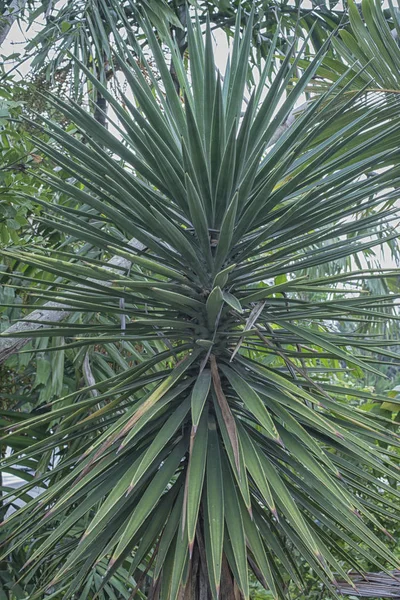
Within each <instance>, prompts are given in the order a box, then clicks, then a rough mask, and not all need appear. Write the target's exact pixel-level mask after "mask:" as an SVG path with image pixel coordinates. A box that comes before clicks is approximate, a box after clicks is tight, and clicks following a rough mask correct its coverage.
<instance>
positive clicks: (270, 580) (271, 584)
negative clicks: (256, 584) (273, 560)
mask: <svg viewBox="0 0 400 600" xmlns="http://www.w3.org/2000/svg"><path fill="white" fill-rule="evenodd" d="M241 514H242V515H243V525H244V530H245V534H246V540H247V545H248V547H249V548H250V550H251V552H252V554H253V556H254V560H255V562H256V564H257V566H258V568H259V569H260V573H261V574H262V576H263V580H264V581H265V583H266V584H267V585H266V587H268V588H269V589H270V590H271V592H272V595H273V597H274V598H281V597H282V593H281V594H278V591H277V589H276V584H275V578H274V573H273V571H272V569H271V564H270V561H269V560H268V557H267V554H266V552H265V549H264V546H263V543H262V541H261V537H260V534H259V532H258V530H257V527H256V525H255V523H254V521H253V520H252V519H251V518H250V515H249V514H248V512H247V511H245V510H243V511H242V513H241ZM264 581H263V582H262V583H264Z"/></svg>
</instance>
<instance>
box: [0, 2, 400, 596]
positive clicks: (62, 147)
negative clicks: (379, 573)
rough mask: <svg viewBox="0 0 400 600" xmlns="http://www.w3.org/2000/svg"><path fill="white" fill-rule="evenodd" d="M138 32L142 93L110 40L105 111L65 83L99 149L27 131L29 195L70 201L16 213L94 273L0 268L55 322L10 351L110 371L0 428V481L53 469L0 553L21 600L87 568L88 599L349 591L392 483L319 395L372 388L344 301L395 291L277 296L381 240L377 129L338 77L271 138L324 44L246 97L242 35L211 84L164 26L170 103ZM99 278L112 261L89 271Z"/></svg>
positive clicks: (82, 137) (392, 184)
mask: <svg viewBox="0 0 400 600" xmlns="http://www.w3.org/2000/svg"><path fill="white" fill-rule="evenodd" d="M239 20H240V14H239V15H238V22H239ZM109 23H110V27H111V28H113V20H112V18H110V21H109ZM143 28H144V30H145V32H146V36H147V39H148V42H149V45H150V47H151V50H152V53H153V56H154V64H155V65H156V68H157V72H158V74H159V78H157V77H155V76H154V74H153V73H154V72H153V68H154V64H153V65H152V66H150V65H149V64H148V62H147V60H146V57H145V56H144V55H143V54H142V53H141V49H140V45H139V44H138V43H137V41H136V39H135V37H134V35H133V33H132V31H130V30H129V28H127V30H126V35H127V37H128V38H129V43H130V45H131V46H132V47H134V48H136V52H137V55H134V54H133V53H132V52H131V51H130V50H129V47H128V45H127V43H126V41H125V40H124V39H123V38H122V37H121V35H120V34H119V33H118V31H117V30H116V29H114V30H113V36H114V39H115V45H116V52H115V61H116V62H117V63H118V66H119V68H120V69H121V72H122V73H123V74H124V77H125V79H126V84H127V86H128V89H129V92H126V93H124V92H121V97H122V102H119V101H118V100H116V98H115V97H114V96H113V95H112V94H111V93H110V92H109V91H108V90H107V88H106V86H104V85H102V83H100V82H99V81H98V80H97V78H96V77H95V75H93V74H92V73H91V72H90V70H88V69H87V68H86V67H85V65H83V64H80V65H79V63H78V66H80V68H81V69H82V71H83V72H84V73H85V75H86V76H87V77H88V78H89V80H91V81H92V84H93V86H95V88H96V89H97V90H98V92H99V94H101V95H102V96H103V97H104V98H105V99H106V100H107V101H108V102H109V105H110V107H111V108H112V113H111V114H112V117H110V118H109V121H110V123H111V122H113V128H114V130H113V131H115V133H113V131H111V129H110V128H109V129H107V128H105V127H103V126H102V125H101V124H100V123H99V122H98V121H96V120H95V119H94V118H93V117H92V116H90V114H89V113H88V112H87V111H86V110H85V108H82V107H81V106H79V105H78V104H76V103H74V102H73V101H71V102H65V101H64V100H62V99H60V98H57V97H53V98H51V102H52V103H54V105H55V106H56V107H57V109H58V110H60V111H62V112H63V113H64V114H65V115H66V117H67V119H68V120H70V121H72V122H73V123H75V125H76V127H75V128H74V129H73V130H70V129H69V130H66V129H64V128H62V127H61V126H59V125H58V124H57V123H55V122H52V121H51V120H49V119H44V121H45V124H46V128H47V131H48V132H49V133H51V136H52V139H53V143H45V142H43V140H42V139H41V138H40V137H38V138H37V139H36V140H35V142H36V144H37V147H38V148H39V149H41V150H42V151H43V152H44V153H45V154H46V156H47V157H48V158H49V159H51V160H52V161H53V162H54V163H55V164H57V165H59V166H61V167H62V168H63V169H64V170H65V171H67V172H68V173H69V175H70V177H69V178H68V179H66V178H64V177H60V176H59V175H57V173H55V172H54V171H53V170H51V169H48V170H46V169H43V178H44V180H45V181H46V182H47V183H48V184H49V185H51V186H52V188H53V189H54V190H55V191H60V192H62V193H63V194H65V195H66V196H67V197H69V198H70V199H73V200H74V202H75V206H74V207H72V206H71V203H70V202H69V203H68V205H67V206H65V207H63V206H62V205H60V204H53V203H46V202H45V201H42V200H40V204H41V206H43V207H44V211H43V212H44V216H43V217H42V221H43V223H45V224H46V223H47V224H48V225H49V224H52V226H53V227H54V228H56V229H58V230H59V231H61V232H63V233H66V234H68V235H69V236H71V237H72V239H73V240H74V244H75V247H79V245H83V244H85V243H90V244H92V245H93V246H94V247H96V248H98V249H99V250H102V251H103V259H102V260H99V259H91V258H88V257H86V258H85V257H83V258H81V257H80V256H79V255H78V254H75V253H73V252H68V251H67V250H57V251H54V252H53V253H52V252H49V251H41V250H40V249H37V248H35V249H32V252H27V251H18V250H12V251H10V252H7V251H5V252H4V254H5V256H10V257H12V258H13V259H17V260H19V261H21V263H23V264H27V265H31V266H33V267H35V268H39V269H41V270H42V271H44V272H46V271H47V272H48V273H51V274H53V275H54V276H55V279H54V282H53V283H52V284H51V285H50V286H49V285H47V282H46V281H45V280H42V281H37V280H34V278H32V279H33V284H34V285H35V286H37V288H38V290H39V294H40V297H41V300H42V301H43V302H44V301H46V300H52V301H54V302H58V303H62V304H63V307H64V308H63V309H64V310H65V311H67V312H69V313H71V318H70V319H69V320H67V321H66V322H65V323H64V324H57V323H54V324H51V323H50V325H52V327H51V329H46V330H40V329H35V330H33V331H32V332H31V334H30V335H32V337H39V338H40V337H41V336H44V337H48V336H49V335H52V336H53V337H54V338H56V339H59V338H62V339H63V340H64V343H63V345H62V348H63V349H67V350H69V349H71V350H72V349H78V350H79V352H80V353H83V354H84V355H85V357H87V360H88V362H89V363H90V357H91V353H92V352H97V353H99V352H100V353H101V352H107V349H108V348H110V345H111V344H114V348H115V347H116V348H117V349H118V351H119V357H118V360H119V364H120V369H119V370H118V371H117V372H116V373H113V374H112V375H110V376H109V377H108V378H102V379H99V380H96V378H92V379H91V381H90V385H87V386H86V387H82V388H80V389H78V390H77V391H76V392H74V393H72V394H69V395H68V396H65V397H62V398H58V399H57V400H56V401H54V402H51V403H48V404H47V405H45V406H44V407H42V411H41V413H40V414H38V415H37V416H29V417H28V418H24V419H23V420H22V422H21V423H20V424H18V425H17V426H14V427H12V428H9V429H8V436H7V438H6V440H7V443H8V444H9V445H10V446H12V445H13V444H15V443H16V442H17V441H18V439H21V436H23V438H24V440H25V439H26V437H28V439H29V440H30V444H29V445H28V446H27V445H26V444H25V445H24V448H23V451H18V449H17V450H16V451H15V452H14V454H13V455H12V457H11V458H10V459H8V460H6V461H4V466H5V468H7V466H10V465H15V464H18V462H22V463H26V462H27V461H29V460H32V461H37V459H38V457H41V456H43V455H47V456H49V455H50V456H52V459H53V466H52V468H51V469H47V470H45V471H44V472H43V471H42V472H40V470H39V471H38V472H37V477H36V478H35V480H34V481H33V482H28V483H27V484H26V486H23V487H22V488H21V490H20V492H19V494H20V495H21V497H24V498H26V495H27V494H29V490H30V489H31V488H32V486H33V485H38V484H39V485H40V484H41V485H43V487H44V491H43V493H42V494H40V495H39V496H37V497H34V498H32V499H31V500H30V501H29V502H27V504H25V505H24V506H23V507H22V508H21V509H19V510H17V511H16V512H14V513H13V514H12V515H11V516H10V518H9V519H8V520H7V521H6V524H5V531H6V535H5V538H6V541H5V543H6V546H7V547H6V552H7V553H10V552H13V551H15V550H17V549H19V548H22V547H26V546H27V545H28V544H29V560H28V562H27V564H26V565H25V569H24V572H25V577H26V578H27V580H28V581H29V579H30V578H32V577H34V576H35V574H37V573H39V575H40V577H39V578H38V583H37V585H36V588H35V589H34V590H32V591H31V592H30V598H32V600H34V599H35V598H37V599H39V598H43V597H44V595H45V594H48V597H50V598H73V597H75V598H84V597H87V594H88V593H89V592H88V589H89V587H88V586H89V582H90V578H91V576H92V574H93V572H94V569H97V570H99V569H100V573H101V574H102V579H101V581H100V587H101V589H102V590H105V593H107V594H108V593H109V591H108V590H109V588H108V587H107V586H109V585H110V582H111V581H112V578H113V577H115V576H117V575H118V573H119V569H124V570H125V572H128V576H129V577H131V579H129V581H130V584H129V585H130V588H129V589H127V588H125V589H124V597H128V598H136V597H137V598H143V597H147V598H148V600H175V599H178V598H179V599H185V600H186V599H187V600H194V599H196V600H206V599H209V598H213V599H214V600H215V599H216V598H218V597H221V598H222V599H228V598H229V600H231V599H232V598H248V597H249V582H248V577H249V570H250V571H251V572H252V573H253V574H254V576H255V577H256V578H257V579H258V580H259V581H260V583H261V584H262V585H263V586H264V587H265V588H268V589H269V590H270V591H271V593H272V595H273V596H274V597H276V598H284V597H285V596H286V592H287V588H286V582H287V580H288V579H292V580H294V581H295V582H296V583H297V584H298V586H299V587H301V586H302V582H301V575H300V572H299V565H300V564H301V563H302V562H304V561H305V562H307V563H308V564H309V565H310V567H311V568H312V569H313V570H314V572H315V573H316V574H317V575H318V576H319V577H320V579H321V580H322V581H323V582H324V584H325V585H326V586H327V588H328V589H329V590H331V593H332V595H335V583H336V577H337V576H338V577H340V578H341V579H343V580H344V581H346V582H347V583H348V584H349V585H352V579H351V578H350V577H349V576H348V575H347V569H348V568H349V567H351V568H354V569H356V570H359V571H362V570H363V561H365V560H368V561H370V562H371V563H372V564H375V565H376V567H377V568H378V569H382V570H386V571H387V570H388V568H390V566H393V565H397V564H398V561H397V559H396V557H395V556H394V554H393V553H392V552H391V550H390V548H389V547H388V545H387V544H386V543H385V542H383V541H382V535H383V536H387V537H389V538H390V533H389V532H387V531H386V530H385V529H384V528H383V527H382V526H381V525H380V522H379V515H381V514H389V515H390V516H393V517H395V505H394V503H393V505H392V503H391V502H390V501H389V500H387V498H386V497H385V499H382V498H381V495H380V492H381V490H385V491H387V492H388V495H391V496H392V497H393V498H394V499H397V498H398V496H399V492H398V491H397V490H396V488H395V487H391V486H390V485H389V483H388V480H389V479H390V480H395V481H399V479H400V475H399V471H398V467H397V466H396V465H395V464H394V462H393V458H392V457H393V456H394V453H393V448H395V447H397V446H399V439H398V436H397V435H396V434H395V433H393V432H392V431H391V430H390V429H388V428H387V427H386V422H385V420H384V419H377V418H376V417H374V416H373V415H370V414H367V413H365V412H363V411H361V410H359V409H357V408H356V407H354V406H350V405H349V404H348V403H347V402H346V397H347V396H348V395H353V397H354V398H358V397H365V396H366V395H368V394H366V393H361V392H358V391H357V390H348V389H347V388H345V387H339V386H338V385H334V383H333V380H332V375H333V374H334V373H335V372H336V371H337V370H338V369H340V370H342V371H344V372H348V373H350V372H353V371H354V370H355V369H362V370H366V371H370V372H372V373H377V372H378V371H377V368H376V365H377V364H378V365H379V362H380V358H379V356H380V355H383V356H384V355H385V343H386V342H385V340H384V339H382V338H379V337H378V338H376V337H373V338H371V337H368V335H364V334H363V335H358V333H357V330H356V329H354V330H352V329H351V327H350V325H351V324H354V325H357V324H359V323H360V321H363V320H364V319H370V318H371V317H373V318H374V319H375V320H378V321H379V320H385V321H386V320H387V319H388V313H387V312H386V311H385V310H384V309H385V308H387V307H388V306H392V305H393V302H394V301H395V300H396V299H397V296H395V295H392V296H388V295H385V296H384V297H382V295H376V294H375V295H373V294H365V293H364V289H363V287H362V284H363V282H365V281H366V280H367V279H368V278H369V277H384V275H386V276H388V277H390V276H394V275H395V273H393V272H389V273H386V274H385V273H384V272H383V271H381V272H379V273H369V272H362V271H359V270H358V271H356V272H350V273H349V272H347V273H343V274H338V275H332V276H330V277H326V278H324V279H320V278H318V277H315V278H312V277H307V276H299V275H298V274H299V273H300V272H304V270H305V269H307V268H311V267H315V266H318V265H324V264H325V263H327V262H329V261H333V260H338V259H341V258H343V257H348V256H352V255H354V254H355V253H357V252H359V251H361V250H362V249H363V248H370V247H372V246H373V245H374V244H380V243H382V240H383V239H385V238H382V235H380V236H375V235H372V236H371V231H373V230H374V229H373V228H374V227H376V226H378V225H381V226H383V227H384V226H385V224H388V227H389V224H390V222H391V221H392V220H393V219H394V218H396V215H397V210H396V208H395V207H394V206H393V202H394V200H395V198H396V196H397V185H398V181H399V177H400V169H399V167H398V166H397V164H396V158H395V156H396V152H397V148H398V145H399V138H400V134H399V121H400V107H399V105H398V103H396V102H395V101H392V100H391V98H387V97H385V98H383V99H382V98H380V97H375V96H372V97H371V98H368V99H367V100H365V99H364V98H363V97H362V96H361V94H360V95H355V94H354V93H351V94H348V93H347V92H348V89H349V88H351V85H352V79H350V81H349V82H348V83H347V84H346V85H344V86H343V85H342V82H343V79H345V78H346V77H347V75H348V73H347V72H346V73H344V74H343V76H342V77H341V78H339V79H338V80H337V81H336V82H335V84H333V85H332V86H331V87H330V88H329V89H328V90H327V91H325V92H324V93H322V94H321V95H319V96H318V97H317V98H315V99H314V100H313V101H312V102H309V103H308V104H307V108H306V109H305V110H304V111H302V112H301V114H299V115H298V116H297V118H296V120H295V122H294V124H293V125H292V126H291V127H290V128H289V129H285V130H284V131H283V132H281V130H280V126H281V124H282V123H284V122H285V121H286V119H287V117H288V115H290V114H291V113H292V111H293V108H294V106H295V105H296V102H297V101H298V99H299V98H300V97H301V96H302V94H303V93H304V91H305V90H306V88H307V86H308V84H309V82H310V81H311V79H312V78H313V77H314V75H315V73H316V71H317V69H318V67H319V65H320V63H321V61H322V60H323V57H324V53H325V51H326V49H327V48H326V46H325V45H324V46H323V47H322V48H321V50H320V51H319V52H318V53H317V54H316V56H315V58H314V60H313V61H312V62H311V63H310V64H309V65H308V66H307V68H306V69H305V70H304V72H303V74H302V75H301V76H300V77H299V78H298V80H297V81H296V82H295V83H294V76H295V75H296V74H297V72H298V68H299V63H300V61H301V60H302V58H303V55H302V52H300V53H298V54H296V53H295V52H291V53H289V54H288V55H287V56H286V57H284V59H283V60H282V65H281V67H280V68H279V70H278V71H277V72H275V64H276V63H275V57H276V48H275V46H274V45H272V46H271V49H270V53H269V55H268V56H267V59H266V61H265V65H264V68H263V71H262V74H261V78H260V81H259V83H258V84H257V85H255V86H253V88H252V89H247V86H246V82H247V79H248V77H247V76H248V65H249V59H250V56H251V53H252V45H251V39H252V25H251V20H250V24H249V26H248V28H247V29H246V31H245V33H244V34H243V35H241V34H240V32H239V27H237V28H236V33H235V38H234V43H233V47H232V53H231V56H230V59H229V63H228V65H227V69H226V72H225V74H224V76H223V77H222V76H221V74H219V73H217V70H216V68H215V63H214V57H213V50H212V39H211V32H210V27H207V31H206V34H205V37H203V34H202V29H201V26H200V24H199V22H198V21H196V20H195V22H194V24H193V25H192V24H191V22H190V21H188V45H189V47H188V52H189V55H190V74H189V73H188V72H187V70H186V62H185V58H182V57H181V54H180V52H179V50H178V49H177V47H176V45H174V43H173V42H170V49H169V50H170V56H171V60H172V61H173V63H174V72H175V74H176V77H177V79H178V82H179V86H178V87H179V92H178V93H177V86H176V81H174V79H173V77H172V76H171V72H170V65H169V64H168V61H167V60H166V58H165V55H164V53H163V52H162V50H161V48H160V46H159V43H158V41H157V40H156V38H155V36H154V33H153V30H152V28H151V27H150V26H149V25H148V23H147V22H146V21H144V22H143ZM277 37H278V36H276V39H275V43H276V40H277ZM138 57H139V60H138ZM356 77H358V74H356ZM265 89H267V93H266V94H265V93H264V92H265ZM351 89H352V88H351ZM277 132H280V133H281V135H280V136H278V137H277V135H276V134H277ZM367 175H368V176H367ZM31 200H32V201H33V200H34V199H33V198H31ZM82 206H89V207H91V208H92V209H94V210H95V211H96V214H97V215H98V220H97V221H96V222H95V223H93V222H92V221H90V220H89V218H88V216H87V214H86V213H85V212H84V211H83V210H82ZM382 207H383V208H382ZM355 231H356V232H357V234H356V235H353V236H350V235H348V234H351V233H352V232H355ZM380 231H382V229H380ZM391 236H393V234H392V233H389V234H388V239H390V237H391ZM316 243H318V245H317V246H316V245H315V244H316ZM110 256H118V257H120V258H121V259H124V260H125V263H123V266H121V265H117V266H116V268H115V269H114V270H112V269H110V265H109V264H108V262H107V261H108V260H109V258H110ZM25 277H28V275H26V276H25ZM360 282H361V283H360ZM326 290H328V291H329V293H330V294H332V295H334V299H333V300H327V299H326V296H324V295H323V294H322V292H325V291H326ZM319 292H321V295H319V294H318V293H319ZM393 318H396V316H395V315H394V316H393ZM336 323H339V324H341V323H345V324H346V328H344V329H343V330H340V329H339V328H337V327H336V325H335V324H336ZM343 331H345V332H346V333H343ZM21 336H26V332H23V333H21ZM54 350H57V346H56V347H55V348H54ZM89 367H90V364H89ZM386 399H387V398H386V397H385V396H382V397H378V396H375V397H374V400H375V401H384V400H386ZM43 429H44V430H45V431H46V433H47V435H46V436H45V437H44V439H43ZM39 433H40V435H39ZM5 500H7V497H6V498H5ZM85 594H86V596H85ZM46 597H47V596H46ZM110 597H112V596H111V595H110Z"/></svg>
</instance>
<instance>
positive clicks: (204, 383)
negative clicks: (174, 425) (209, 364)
mask: <svg viewBox="0 0 400 600" xmlns="http://www.w3.org/2000/svg"><path fill="white" fill-rule="evenodd" d="M210 387H211V371H210V370H209V369H204V370H203V371H202V372H201V373H200V375H199V376H198V377H197V380H196V383H195V384H194V387H193V391H192V395H191V406H192V425H193V428H194V430H195V431H196V429H197V427H198V424H199V421H200V417H201V415H202V413H203V408H204V404H205V402H206V400H207V397H208V395H209V392H210Z"/></svg>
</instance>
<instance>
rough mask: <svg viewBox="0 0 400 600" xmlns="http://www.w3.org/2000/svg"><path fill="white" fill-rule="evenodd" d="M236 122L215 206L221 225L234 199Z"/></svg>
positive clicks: (221, 170) (232, 126)
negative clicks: (227, 208)
mask: <svg viewBox="0 0 400 600" xmlns="http://www.w3.org/2000/svg"><path fill="white" fill-rule="evenodd" d="M236 146H237V142H236V121H233V123H232V125H231V129H230V132H229V133H228V139H227V141H226V145H225V149H224V153H223V156H222V160H221V167H220V170H219V173H218V178H217V184H216V187H215V192H214V199H213V205H214V206H215V209H216V215H215V216H216V222H217V223H220V222H221V220H222V217H223V215H224V214H225V212H226V207H227V206H228V205H229V203H230V201H231V198H232V190H233V184H234V176H235V162H236Z"/></svg>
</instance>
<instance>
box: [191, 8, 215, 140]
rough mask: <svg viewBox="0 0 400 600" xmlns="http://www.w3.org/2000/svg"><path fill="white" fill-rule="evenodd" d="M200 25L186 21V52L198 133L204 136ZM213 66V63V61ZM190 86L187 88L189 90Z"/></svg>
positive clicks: (196, 21) (202, 52) (205, 107)
mask: <svg viewBox="0 0 400 600" xmlns="http://www.w3.org/2000/svg"><path fill="white" fill-rule="evenodd" d="M199 29H200V24H199V23H198V20H197V18H196V20H195V22H194V23H193V22H192V19H190V18H189V19H187V38H188V52H189V56H190V71H191V80H192V86H193V100H194V103H195V113H196V118H197V120H198V123H199V127H200V131H201V132H202V135H203V136H204V115H203V113H204V110H207V105H206V104H205V103H204V94H203V85H204V62H203V55H204V45H203V36H202V35H200V34H199ZM213 65H214V61H213ZM189 87H190V86H188V88H189Z"/></svg>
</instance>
